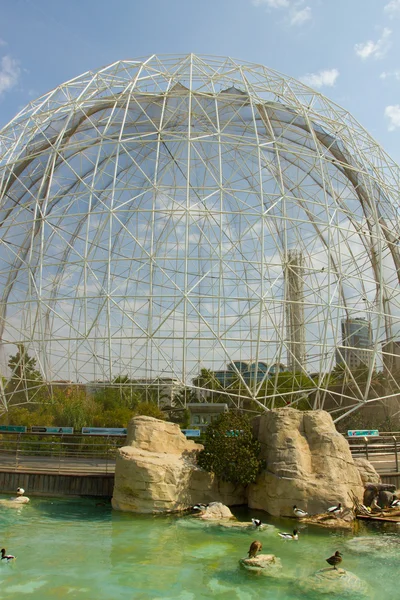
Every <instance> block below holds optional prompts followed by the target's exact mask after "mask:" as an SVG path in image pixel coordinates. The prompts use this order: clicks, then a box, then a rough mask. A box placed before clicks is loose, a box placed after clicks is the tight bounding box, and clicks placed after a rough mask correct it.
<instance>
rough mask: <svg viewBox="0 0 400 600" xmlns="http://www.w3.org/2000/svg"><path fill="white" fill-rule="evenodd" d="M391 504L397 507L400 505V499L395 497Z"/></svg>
mask: <svg viewBox="0 0 400 600" xmlns="http://www.w3.org/2000/svg"><path fill="white" fill-rule="evenodd" d="M390 506H391V507H392V508H394V507H396V508H398V507H400V500H398V499H397V498H395V499H394V500H393V501H392V503H391V505H390Z"/></svg>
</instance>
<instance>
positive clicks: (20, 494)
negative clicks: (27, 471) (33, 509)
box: [11, 487, 29, 504]
mask: <svg viewBox="0 0 400 600" xmlns="http://www.w3.org/2000/svg"><path fill="white" fill-rule="evenodd" d="M24 494H25V490H24V488H22V487H18V488H17V496H16V497H15V498H11V502H16V503H17V504H28V502H29V498H27V497H26V496H24Z"/></svg>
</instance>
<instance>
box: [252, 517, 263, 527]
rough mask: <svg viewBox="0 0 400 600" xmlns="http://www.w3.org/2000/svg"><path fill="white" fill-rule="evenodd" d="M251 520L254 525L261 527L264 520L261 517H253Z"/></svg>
mask: <svg viewBox="0 0 400 600" xmlns="http://www.w3.org/2000/svg"><path fill="white" fill-rule="evenodd" d="M251 522H252V523H253V525H254V527H256V528H257V527H261V525H262V521H261V519H251Z"/></svg>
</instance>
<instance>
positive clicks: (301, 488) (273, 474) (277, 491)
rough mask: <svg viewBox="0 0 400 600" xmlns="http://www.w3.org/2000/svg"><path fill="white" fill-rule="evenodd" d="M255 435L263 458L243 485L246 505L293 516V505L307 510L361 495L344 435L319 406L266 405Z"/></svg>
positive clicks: (348, 502) (346, 504)
mask: <svg viewBox="0 0 400 600" xmlns="http://www.w3.org/2000/svg"><path fill="white" fill-rule="evenodd" d="M254 431H255V435H256V437H258V439H259V441H260V442H261V445H262V450H261V452H262V458H264V459H265V461H266V465H267V466H266V470H265V471H263V472H262V473H261V474H260V475H259V477H258V479H257V481H256V483H255V484H251V485H250V486H249V490H248V505H249V506H250V507H251V508H258V509H262V510H265V511H266V512H268V513H270V514H271V515H275V516H293V506H294V505H297V506H299V507H301V508H302V509H303V510H306V511H307V512H309V513H310V514H315V513H322V512H324V511H326V509H327V508H328V507H329V506H332V505H333V504H336V503H338V502H341V503H342V505H343V507H348V508H350V507H351V506H352V505H353V495H354V496H355V497H356V498H357V499H358V500H359V501H361V500H362V497H363V492H364V489H363V485H362V481H361V477H360V474H359V472H358V469H357V468H356V466H355V464H354V461H353V458H352V456H351V452H350V448H349V445H348V443H347V441H346V440H345V438H344V437H343V436H342V435H341V434H340V433H338V432H337V431H336V429H335V425H334V423H333V421H332V418H331V416H330V415H329V414H328V413H327V412H324V411H307V412H303V411H298V410H295V409H292V408H281V409H276V410H271V411H270V412H268V413H265V414H263V415H261V416H260V417H258V418H257V421H256V422H255V424H254Z"/></svg>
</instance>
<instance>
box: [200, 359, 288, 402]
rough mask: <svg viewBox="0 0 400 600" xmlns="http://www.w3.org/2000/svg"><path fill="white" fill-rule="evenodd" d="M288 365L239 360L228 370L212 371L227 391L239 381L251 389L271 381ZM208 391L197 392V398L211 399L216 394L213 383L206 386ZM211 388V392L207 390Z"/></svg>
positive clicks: (230, 364) (232, 363) (228, 367)
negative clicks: (265, 381) (268, 380)
mask: <svg viewBox="0 0 400 600" xmlns="http://www.w3.org/2000/svg"><path fill="white" fill-rule="evenodd" d="M286 370H287V368H286V365H284V364H283V363H272V364H271V365H269V364H267V363H266V362H263V361H251V360H237V361H233V362H231V363H229V364H228V365H227V367H226V369H224V370H221V371H211V374H212V376H213V377H214V378H215V379H216V381H217V382H218V383H219V384H220V385H221V388H223V389H224V390H225V391H227V392H229V388H233V387H235V386H236V384H237V382H238V380H239V381H243V382H244V384H246V385H248V386H249V387H250V386H252V385H254V383H256V384H259V383H261V382H262V381H264V380H267V379H270V378H271V377H273V376H274V375H275V374H276V373H277V372H278V373H282V372H283V371H286ZM193 384H194V386H198V385H199V379H198V378H195V379H194V380H193ZM242 385H243V384H242ZM204 387H205V388H206V389H200V390H197V397H198V398H199V399H202V400H208V399H211V398H212V396H213V393H215V387H213V382H212V380H210V383H209V384H208V383H207V382H206V383H205V384H204ZM208 387H209V390H208V389H207V388H208Z"/></svg>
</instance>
